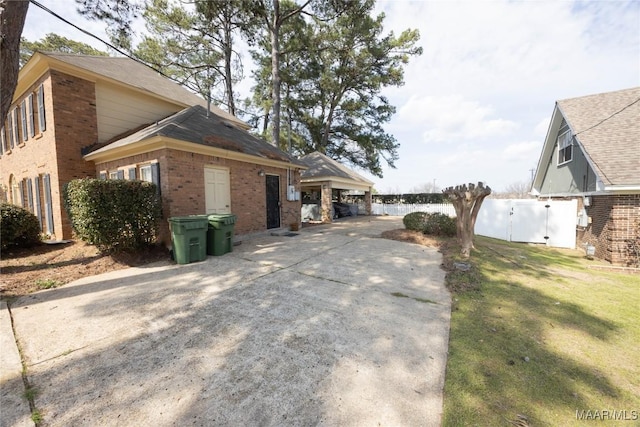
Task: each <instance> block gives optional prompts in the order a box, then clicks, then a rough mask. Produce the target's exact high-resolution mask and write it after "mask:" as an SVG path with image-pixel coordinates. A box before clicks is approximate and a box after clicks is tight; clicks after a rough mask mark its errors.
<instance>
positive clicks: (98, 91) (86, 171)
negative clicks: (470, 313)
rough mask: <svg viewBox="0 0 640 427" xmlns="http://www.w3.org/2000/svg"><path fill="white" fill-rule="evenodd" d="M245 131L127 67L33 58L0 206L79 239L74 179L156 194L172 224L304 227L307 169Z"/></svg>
mask: <svg viewBox="0 0 640 427" xmlns="http://www.w3.org/2000/svg"><path fill="white" fill-rule="evenodd" d="M248 128H249V126H248V125H247V124H246V123H244V122H243V121H241V120H239V119H237V118H236V117H234V116H232V115H230V114H228V113H226V112H225V111H222V110H221V109H219V108H217V107H213V106H211V107H210V108H207V103H206V101H205V100H203V99H202V98H200V97H198V96H196V95H194V94H193V93H191V92H189V91H187V90H186V89H184V88H183V87H181V86H180V85H178V84H175V83H173V82H172V81H170V80H168V79H166V78H164V77H162V76H160V75H159V74H157V73H156V72H155V71H153V70H151V69H150V68H148V67H146V66H144V65H142V64H139V63H137V62H135V61H133V60H130V59H128V58H113V57H101V56H87V55H75V54H62V53H43V52H38V53H35V54H34V55H33V56H32V57H31V59H30V60H29V62H28V63H27V64H25V66H24V67H23V68H22V69H21V71H20V74H19V77H18V86H17V88H16V92H15V95H14V99H13V102H12V105H11V108H10V110H9V114H8V117H7V120H6V122H5V123H4V126H3V127H2V131H1V132H0V134H1V136H2V140H1V143H0V185H1V186H2V192H1V193H0V194H1V197H2V198H3V199H4V200H6V201H9V202H11V203H14V204H16V205H20V206H23V207H25V208H27V209H29V210H31V211H32V212H34V214H35V215H36V216H37V217H38V219H39V220H40V223H41V225H42V231H43V233H45V234H48V235H50V236H51V237H52V238H54V239H68V238H71V236H72V230H71V225H70V223H69V219H68V217H67V215H66V212H65V211H64V208H63V201H62V198H61V194H62V188H63V186H64V184H65V183H67V182H69V181H70V180H72V179H75V178H84V177H100V178H105V179H140V180H147V181H150V182H155V183H156V184H158V185H159V188H160V192H161V193H160V194H161V197H162V205H163V214H164V216H165V221H161V234H160V240H161V241H163V242H165V243H168V239H169V234H168V224H167V221H166V219H167V218H169V217H172V216H178V215H189V214H204V213H229V212H231V213H234V214H236V215H237V216H238V218H237V222H236V226H235V231H236V234H248V233H253V232H259V231H263V230H266V229H267V228H278V227H281V226H282V225H284V224H286V225H288V224H290V223H294V222H298V223H299V222H300V202H299V201H294V200H287V199H288V198H287V194H288V191H287V190H288V188H287V185H286V184H289V185H291V186H294V188H295V186H298V187H299V182H300V170H301V169H304V168H305V167H304V166H303V165H301V164H299V163H297V161H296V160H295V159H293V158H291V157H290V156H288V155H287V154H286V153H284V152H282V151H280V150H278V149H277V148H275V147H273V146H271V145H270V144H268V143H267V142H266V141H264V140H261V139H259V138H256V137H254V136H252V135H251V134H250V133H248V132H247V129H248Z"/></svg>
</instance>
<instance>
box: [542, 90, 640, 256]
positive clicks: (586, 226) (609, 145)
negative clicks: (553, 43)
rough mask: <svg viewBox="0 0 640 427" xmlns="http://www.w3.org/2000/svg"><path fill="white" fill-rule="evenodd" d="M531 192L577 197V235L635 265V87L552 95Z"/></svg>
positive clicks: (639, 181) (638, 172) (639, 100)
mask: <svg viewBox="0 0 640 427" xmlns="http://www.w3.org/2000/svg"><path fill="white" fill-rule="evenodd" d="M533 193H534V194H536V195H537V196H538V198H541V199H545V198H551V199H570V198H577V199H578V212H577V221H576V230H577V241H578V244H579V245H580V246H585V245H587V244H590V245H593V246H595V248H596V253H595V255H596V257H598V258H601V259H605V260H607V261H609V262H611V263H613V264H616V265H636V264H637V263H638V255H637V253H634V247H633V241H637V239H638V233H639V232H640V87H637V88H631V89H626V90H619V91H615V92H608V93H601V94H596V95H589V96H583V97H579V98H572V99H565V100H561V101H558V102H556V106H555V108H554V111H553V115H552V116H551V123H550V125H549V130H548V131H547V136H546V139H545V142H544V146H543V148H542V154H541V156H540V160H539V161H538V167H537V170H536V175H535V178H534V181H533Z"/></svg>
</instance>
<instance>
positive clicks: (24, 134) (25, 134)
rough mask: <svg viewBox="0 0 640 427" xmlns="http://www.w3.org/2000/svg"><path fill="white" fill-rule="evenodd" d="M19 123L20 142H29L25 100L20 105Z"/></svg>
mask: <svg viewBox="0 0 640 427" xmlns="http://www.w3.org/2000/svg"><path fill="white" fill-rule="evenodd" d="M20 123H21V124H22V129H21V130H22V132H21V133H22V142H26V141H27V140H29V129H28V128H27V100H26V99H23V100H22V102H21V103H20Z"/></svg>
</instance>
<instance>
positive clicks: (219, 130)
mask: <svg viewBox="0 0 640 427" xmlns="http://www.w3.org/2000/svg"><path fill="white" fill-rule="evenodd" d="M155 136H164V137H167V138H171V139H176V140H180V141H187V142H193V143H195V144H200V145H205V146H209V147H215V148H221V149H224V150H228V151H235V152H238V153H244V154H248V155H251V156H255V157H260V158H264V159H271V160H277V161H281V162H287V163H292V164H294V165H297V166H304V165H302V164H301V163H300V162H299V161H297V160H296V159H295V158H293V157H292V156H290V155H288V154H287V153H285V152H284V151H282V150H280V149H278V148H276V147H274V146H273V145H271V144H269V143H268V142H266V141H264V140H262V139H260V138H257V137H255V136H253V135H251V134H250V133H249V132H247V131H245V130H243V129H239V128H238V127H236V126H234V125H233V124H232V123H230V122H228V121H226V120H224V119H223V118H221V117H220V116H217V115H215V114H208V115H207V109H206V108H204V107H202V106H199V105H195V106H193V107H189V108H185V109H184V110H182V111H179V112H177V113H175V114H173V115H171V116H169V117H167V118H165V119H163V120H160V121H158V122H157V123H154V124H151V125H149V126H147V127H145V128H144V129H141V130H139V131H137V132H134V133H132V134H131V135H128V136H126V137H124V138H121V139H118V140H116V141H114V142H112V143H111V144H108V145H106V146H104V147H102V148H99V149H97V150H95V151H93V152H91V154H95V153H103V152H107V151H111V150H113V149H115V148H121V147H125V146H127V145H132V144H135V143H136V142H139V141H144V140H146V139H149V138H153V137H155Z"/></svg>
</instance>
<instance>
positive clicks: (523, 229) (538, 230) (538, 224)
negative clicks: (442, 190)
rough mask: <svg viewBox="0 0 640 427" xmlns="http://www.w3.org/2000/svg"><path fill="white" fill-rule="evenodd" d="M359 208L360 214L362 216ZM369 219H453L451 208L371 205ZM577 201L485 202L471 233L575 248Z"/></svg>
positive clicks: (453, 211) (525, 200)
mask: <svg viewBox="0 0 640 427" xmlns="http://www.w3.org/2000/svg"><path fill="white" fill-rule="evenodd" d="M363 209H364V208H361V210H360V212H363ZM371 209H372V213H373V215H391V216H405V215H406V214H408V213H411V212H430V213H434V212H440V213H443V214H446V215H449V216H451V217H454V216H456V211H455V209H454V208H453V205H452V204H448V203H442V204H440V203H432V204H424V205H408V204H382V203H373V204H372V205H371ZM577 209H578V202H577V200H575V199H574V200H561V201H560V200H558V201H556V200H550V201H546V200H542V201H540V200H534V199H485V200H484V202H483V203H482V207H481V208H480V212H479V213H478V218H477V220H476V227H475V233H476V234H478V235H480V236H487V237H493V238H496V239H501V240H506V241H508V242H523V243H544V244H546V245H548V246H552V247H556V248H571V249H573V248H575V247H576V220H577Z"/></svg>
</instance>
